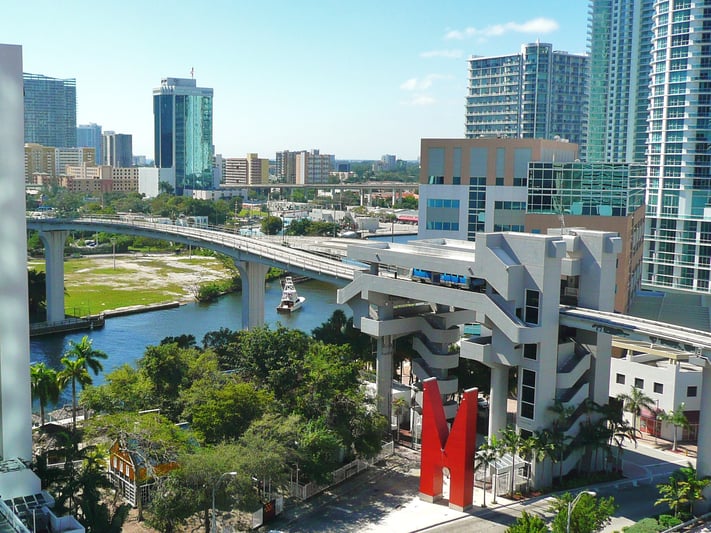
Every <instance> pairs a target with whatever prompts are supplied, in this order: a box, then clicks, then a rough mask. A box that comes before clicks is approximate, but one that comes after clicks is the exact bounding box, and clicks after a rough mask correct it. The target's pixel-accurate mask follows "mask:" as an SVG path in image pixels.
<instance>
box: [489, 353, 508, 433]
mask: <svg viewBox="0 0 711 533" xmlns="http://www.w3.org/2000/svg"><path fill="white" fill-rule="evenodd" d="M490 367H491V393H490V396H489V438H491V436H492V435H497V436H498V435H499V432H500V431H501V430H502V429H505V428H506V399H507V397H508V393H509V367H507V366H504V365H496V364H495V365H490Z"/></svg>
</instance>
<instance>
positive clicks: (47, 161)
mask: <svg viewBox="0 0 711 533" xmlns="http://www.w3.org/2000/svg"><path fill="white" fill-rule="evenodd" d="M55 169H56V164H55V149H54V147H50V146H42V145H41V144H37V143H26V144H25V183H28V184H36V183H37V177H36V175H37V174H42V175H44V176H45V179H48V178H53V177H55Z"/></svg>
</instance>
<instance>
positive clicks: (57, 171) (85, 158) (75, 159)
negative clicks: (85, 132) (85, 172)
mask: <svg viewBox="0 0 711 533" xmlns="http://www.w3.org/2000/svg"><path fill="white" fill-rule="evenodd" d="M95 161H96V154H95V153H94V149H93V148H55V149H54V175H55V176H61V175H62V174H65V173H66V171H67V167H68V166H72V167H78V166H82V165H86V166H95V165H96V163H95Z"/></svg>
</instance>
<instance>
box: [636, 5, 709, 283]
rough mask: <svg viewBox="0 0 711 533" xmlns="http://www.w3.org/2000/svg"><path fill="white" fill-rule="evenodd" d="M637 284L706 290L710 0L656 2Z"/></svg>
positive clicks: (707, 277) (653, 19) (707, 273)
mask: <svg viewBox="0 0 711 533" xmlns="http://www.w3.org/2000/svg"><path fill="white" fill-rule="evenodd" d="M647 124H648V131H649V133H648V137H647V154H648V155H647V199H646V203H647V214H646V216H647V221H646V231H645V234H646V235H645V253H644V266H645V274H644V276H645V277H644V280H643V286H644V285H646V286H648V287H651V288H657V289H662V288H669V289H675V290H684V291H696V292H700V293H704V294H708V293H709V292H711V286H710V284H709V280H710V278H711V2H708V1H704V2H699V1H696V2H694V1H690V0H673V1H671V0H655V1H654V14H653V17H652V51H651V78H650V90H649V120H648V123H647Z"/></svg>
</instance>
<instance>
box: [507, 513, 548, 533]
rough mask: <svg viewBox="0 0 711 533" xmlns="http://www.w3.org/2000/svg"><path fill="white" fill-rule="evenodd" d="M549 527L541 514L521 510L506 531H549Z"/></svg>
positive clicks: (516, 532) (539, 532)
mask: <svg viewBox="0 0 711 533" xmlns="http://www.w3.org/2000/svg"><path fill="white" fill-rule="evenodd" d="M547 532H548V527H547V526H546V523H545V522H544V521H543V519H542V518H541V517H540V516H536V515H534V514H528V513H527V512H526V511H522V512H521V516H519V517H518V518H517V519H516V521H515V522H514V523H513V524H512V525H511V527H509V528H507V529H506V533H547Z"/></svg>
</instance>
